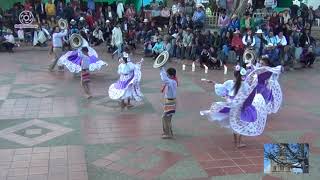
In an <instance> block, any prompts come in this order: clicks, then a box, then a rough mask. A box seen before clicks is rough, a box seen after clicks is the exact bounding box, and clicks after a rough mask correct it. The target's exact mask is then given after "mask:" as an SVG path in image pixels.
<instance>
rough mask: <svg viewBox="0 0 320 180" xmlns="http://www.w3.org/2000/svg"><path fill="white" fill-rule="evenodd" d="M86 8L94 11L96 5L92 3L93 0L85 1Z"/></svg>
mask: <svg viewBox="0 0 320 180" xmlns="http://www.w3.org/2000/svg"><path fill="white" fill-rule="evenodd" d="M87 8H88V9H89V10H91V12H94V11H95V9H96V5H95V3H94V0H88V2H87Z"/></svg>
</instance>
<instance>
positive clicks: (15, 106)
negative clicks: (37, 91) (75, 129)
mask: <svg viewBox="0 0 320 180" xmlns="http://www.w3.org/2000/svg"><path fill="white" fill-rule="evenodd" d="M77 114H78V107H77V102H76V99H74V98H72V97H47V98H21V99H7V100H5V101H4V102H3V104H2V105H1V106H0V120H6V119H19V118H48V117H70V116H76V115H77Z"/></svg>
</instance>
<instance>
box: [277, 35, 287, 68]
mask: <svg viewBox="0 0 320 180" xmlns="http://www.w3.org/2000/svg"><path fill="white" fill-rule="evenodd" d="M276 41H277V48H278V50H279V53H280V54H279V56H280V60H281V63H282V64H284V55H285V53H286V52H285V47H286V46H287V44H288V43H287V39H286V37H285V36H284V35H283V32H282V31H281V32H279V34H278V35H277V36H276Z"/></svg>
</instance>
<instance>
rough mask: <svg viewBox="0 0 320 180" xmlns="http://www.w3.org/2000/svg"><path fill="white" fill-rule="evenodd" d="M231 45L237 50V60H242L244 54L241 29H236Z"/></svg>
mask: <svg viewBox="0 0 320 180" xmlns="http://www.w3.org/2000/svg"><path fill="white" fill-rule="evenodd" d="M231 47H232V49H233V50H234V51H235V52H236V55H237V61H238V62H240V60H241V57H242V54H243V48H244V46H243V43H242V39H241V37H240V31H239V30H236V31H235V32H234V33H233V37H232V41H231Z"/></svg>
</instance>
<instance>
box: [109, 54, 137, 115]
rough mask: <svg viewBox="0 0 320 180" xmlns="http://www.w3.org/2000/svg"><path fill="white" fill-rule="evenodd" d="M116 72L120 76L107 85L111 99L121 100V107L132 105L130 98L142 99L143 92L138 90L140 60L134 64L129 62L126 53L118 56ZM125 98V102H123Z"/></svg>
mask: <svg viewBox="0 0 320 180" xmlns="http://www.w3.org/2000/svg"><path fill="white" fill-rule="evenodd" d="M119 62H120V64H119V66H118V74H119V75H120V78H119V80H118V81H117V82H115V83H113V84H111V86H110V87H109V97H110V99H113V100H121V108H122V109H124V108H125V107H127V108H130V107H132V104H131V102H130V101H131V100H135V101H142V100H143V94H142V93H141V90H140V80H141V65H142V62H143V58H142V59H141V61H140V62H138V63H136V64H134V63H132V62H131V59H130V58H129V56H128V54H127V53H123V57H121V58H119ZM125 100H127V102H128V103H127V104H126V103H125Z"/></svg>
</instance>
